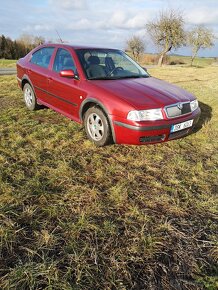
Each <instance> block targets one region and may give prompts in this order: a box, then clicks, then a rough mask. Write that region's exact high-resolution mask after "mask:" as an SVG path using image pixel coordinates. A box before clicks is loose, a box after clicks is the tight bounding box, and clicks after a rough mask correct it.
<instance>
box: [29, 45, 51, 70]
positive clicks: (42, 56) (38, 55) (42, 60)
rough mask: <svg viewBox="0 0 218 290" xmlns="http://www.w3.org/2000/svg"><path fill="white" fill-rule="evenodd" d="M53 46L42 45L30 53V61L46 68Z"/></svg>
mask: <svg viewBox="0 0 218 290" xmlns="http://www.w3.org/2000/svg"><path fill="white" fill-rule="evenodd" d="M53 51H54V47H43V48H41V49H39V50H37V51H36V52H34V53H33V54H32V57H31V60H30V62H31V63H34V64H36V65H38V66H41V67H45V68H48V66H49V63H50V59H51V56H52V54H53Z"/></svg>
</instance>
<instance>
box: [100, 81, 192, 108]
mask: <svg viewBox="0 0 218 290" xmlns="http://www.w3.org/2000/svg"><path fill="white" fill-rule="evenodd" d="M95 84H96V85H97V86H98V87H101V89H104V90H106V91H107V92H109V93H110V94H113V95H115V96H116V97H118V98H121V99H123V100H125V101H126V102H128V103H129V104H130V105H131V106H133V107H135V108H136V109H140V108H142V109H143V108H147V107H148V108H149V107H153V108H155V107H156V108H158V107H164V106H167V105H171V104H174V103H178V102H187V101H192V100H194V99H195V97H194V96H193V95H192V94H190V93H189V92H187V91H185V90H184V89H182V88H179V87H177V86H175V85H172V84H170V83H167V82H165V81H162V80H159V79H156V78H154V77H148V78H134V79H118V80H97V81H95Z"/></svg>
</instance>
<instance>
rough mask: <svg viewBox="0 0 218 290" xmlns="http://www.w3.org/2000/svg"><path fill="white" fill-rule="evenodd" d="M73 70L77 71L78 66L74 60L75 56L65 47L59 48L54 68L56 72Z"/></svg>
mask: <svg viewBox="0 0 218 290" xmlns="http://www.w3.org/2000/svg"><path fill="white" fill-rule="evenodd" d="M69 69H71V70H73V71H74V72H76V66H75V63H74V61H73V58H72V56H71V54H70V53H69V51H67V50H66V49H63V48H59V49H58V51H57V53H56V56H55V61H54V65H53V70H54V71H56V72H60V71H61V70H69Z"/></svg>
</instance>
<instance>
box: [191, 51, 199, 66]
mask: <svg viewBox="0 0 218 290" xmlns="http://www.w3.org/2000/svg"><path fill="white" fill-rule="evenodd" d="M197 53H198V50H196V51H194V52H193V53H192V56H191V66H192V65H193V61H194V59H195V57H196V55H197Z"/></svg>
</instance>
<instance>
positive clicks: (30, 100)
mask: <svg viewBox="0 0 218 290" xmlns="http://www.w3.org/2000/svg"><path fill="white" fill-rule="evenodd" d="M23 97H24V102H25V105H26V107H27V108H28V109H29V110H30V111H34V110H38V109H39V108H40V106H39V105H38V104H37V99H36V96H35V93H34V91H33V88H32V87H31V85H30V84H28V83H26V84H25V85H24V87H23Z"/></svg>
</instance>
